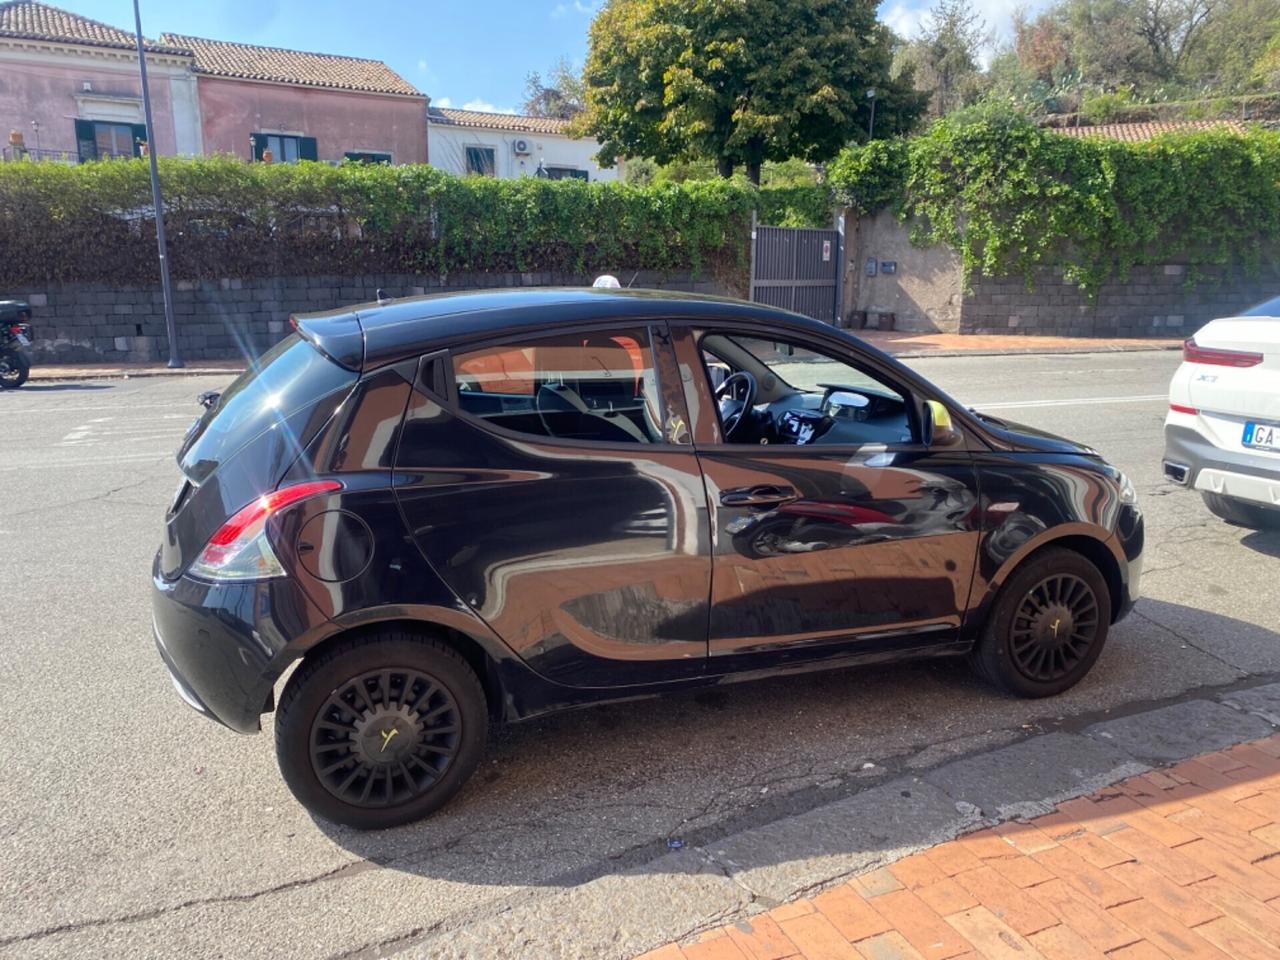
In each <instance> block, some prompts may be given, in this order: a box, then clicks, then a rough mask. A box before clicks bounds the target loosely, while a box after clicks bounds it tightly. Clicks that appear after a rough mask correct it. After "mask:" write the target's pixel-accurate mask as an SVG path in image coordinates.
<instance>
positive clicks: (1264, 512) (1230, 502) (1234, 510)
mask: <svg viewBox="0 0 1280 960" xmlns="http://www.w3.org/2000/svg"><path fill="white" fill-rule="evenodd" d="M1201 495H1202V496H1203V497H1204V505H1205V506H1206V507H1208V508H1209V512H1210V513H1212V514H1213V515H1214V516H1215V517H1220V518H1221V519H1223V520H1225V521H1227V523H1234V524H1236V525H1237V526H1241V527H1248V528H1249V529H1250V530H1280V510H1277V509H1275V508H1274V507H1266V506H1263V505H1262V504H1260V503H1252V502H1250V501H1248V500H1237V499H1236V498H1235V497H1224V496H1223V495H1222V494H1220V493H1209V492H1208V491H1201Z"/></svg>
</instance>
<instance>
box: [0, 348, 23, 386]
mask: <svg viewBox="0 0 1280 960" xmlns="http://www.w3.org/2000/svg"><path fill="white" fill-rule="evenodd" d="M0 357H2V358H3V359H4V361H5V362H6V363H7V364H8V369H7V370H6V371H5V372H4V373H3V374H0V390H17V389H18V388H19V387H20V386H22V385H23V384H24V383H26V382H27V377H29V376H30V375H31V361H30V360H28V359H27V358H26V357H25V356H23V355H22V354H20V353H19V352H18V351H17V350H5V351H3V353H0Z"/></svg>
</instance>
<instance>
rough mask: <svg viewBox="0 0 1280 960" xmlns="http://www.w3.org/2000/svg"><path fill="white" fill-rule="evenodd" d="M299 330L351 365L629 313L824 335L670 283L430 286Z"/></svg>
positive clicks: (802, 321)
mask: <svg viewBox="0 0 1280 960" xmlns="http://www.w3.org/2000/svg"><path fill="white" fill-rule="evenodd" d="M294 319H295V322H296V325H297V327H298V330H299V332H300V333H302V335H303V336H304V337H306V338H307V339H308V340H310V341H311V342H313V343H314V344H315V345H316V346H317V347H318V348H320V349H321V350H322V351H324V352H325V353H326V354H328V355H329V356H331V357H332V358H333V359H334V360H336V361H338V362H339V363H341V364H343V365H344V366H347V367H350V368H352V369H360V368H361V367H363V368H364V369H372V368H374V367H381V366H385V365H386V364H389V363H397V362H399V361H401V360H405V359H409V358H411V357H417V356H420V355H422V354H424V353H429V352H431V351H432V350H437V349H441V348H444V347H447V346H453V345H456V344H458V343H462V342H466V341H468V340H474V339H482V338H485V337H491V336H497V335H501V334H503V333H507V332H518V331H520V330H524V329H534V328H537V329H550V330H554V329H555V328H556V327H558V326H567V325H570V324H577V323H587V322H591V321H609V320H626V319H633V320H638V321H647V320H657V319H691V320H731V319H732V320H758V321H765V322H768V323H770V324H776V325H780V326H785V327H787V328H789V329H791V330H808V331H810V332H813V333H827V334H830V333H831V331H832V328H831V327H830V326H829V325H828V324H825V323H820V322H819V321H817V320H811V319H810V318H808V317H804V316H801V315H800V314H797V313H791V312H789V311H786V310H781V309H778V308H776V307H769V306H764V305H762V304H758V303H747V302H745V301H742V300H733V299H730V298H728V297H713V296H705V295H701V294H694V293H683V292H678V291H670V290H623V289H616V288H597V287H587V288H582V287H537V288H514V289H505V290H477V291H471V292H465V293H435V294H425V295H423V296H417V297H403V298H396V299H393V300H382V301H377V302H374V303H365V304H359V305H356V306H351V307H345V308H342V309H338V310H330V311H326V312H323V313H310V314H299V315H297V316H296V317H295V318H294Z"/></svg>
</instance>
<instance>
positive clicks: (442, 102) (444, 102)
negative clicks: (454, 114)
mask: <svg viewBox="0 0 1280 960" xmlns="http://www.w3.org/2000/svg"><path fill="white" fill-rule="evenodd" d="M431 105H432V106H433V107H443V108H444V109H446V110H448V109H449V108H450V107H452V106H453V101H452V100H450V99H449V98H448V97H436V99H434V100H432V101H431Z"/></svg>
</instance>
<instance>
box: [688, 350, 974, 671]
mask: <svg viewBox="0 0 1280 960" xmlns="http://www.w3.org/2000/svg"><path fill="white" fill-rule="evenodd" d="M673 332H674V336H675V346H676V349H677V357H678V360H679V363H680V365H681V369H682V372H683V375H684V383H685V388H686V391H687V393H688V394H689V398H688V406H689V408H690V409H691V410H692V411H694V413H695V419H694V423H693V427H694V434H695V446H696V448H697V452H698V459H699V462H700V464H701V466H702V472H703V477H704V479H705V481H706V486H707V496H708V504H709V509H710V511H711V527H712V536H713V565H712V591H711V594H712V605H711V611H710V628H709V629H710V639H709V652H710V657H711V658H712V659H711V668H712V669H715V668H716V664H715V658H717V657H731V656H736V655H752V654H761V653H775V654H782V655H784V656H785V657H787V658H792V659H804V658H807V657H822V656H827V655H830V654H832V653H833V652H835V651H836V650H837V649H840V650H843V649H846V648H852V649H853V650H855V651H857V652H862V653H866V654H874V653H876V652H878V651H893V650H897V649H902V648H913V647H927V646H929V645H934V644H938V645H943V646H945V645H948V644H954V643H955V642H957V640H958V634H959V630H960V627H961V624H962V621H963V617H964V611H965V607H966V605H967V603H968V598H969V591H970V588H971V585H972V582H973V575H974V566H975V559H976V553H977V548H978V540H979V535H980V511H979V510H978V509H977V504H978V487H977V474H976V471H975V469H974V464H973V462H972V459H971V456H970V454H969V453H968V452H967V451H966V450H965V449H964V448H963V447H964V443H963V440H962V441H961V443H960V444H958V445H955V446H953V447H950V448H942V449H937V448H930V447H929V446H927V445H926V444H924V443H923V442H921V434H922V431H923V427H922V422H923V413H922V411H923V409H924V407H923V402H924V399H925V398H923V397H920V396H917V395H915V394H913V393H912V391H910V390H908V389H907V388H906V387H904V386H902V385H901V384H899V383H897V382H896V381H895V380H894V379H893V378H892V376H891V375H890V374H888V373H887V372H886V371H884V370H880V369H877V366H876V364H875V363H874V361H873V360H872V359H871V358H863V357H860V356H858V355H857V354H856V353H854V352H852V351H850V350H848V349H844V350H842V349H841V348H839V347H838V346H833V345H832V344H830V343H821V342H820V343H815V342H813V340H812V338H810V339H808V340H806V338H805V337H803V336H794V337H793V336H790V335H788V334H784V333H779V332H776V328H775V329H774V331H772V332H771V331H766V330H764V329H762V328H759V327H752V326H739V327H735V326H723V325H718V326H716V327H703V328H698V327H694V326H692V325H688V326H685V325H681V326H676V327H674V328H673ZM713 335H715V336H718V337H720V338H721V339H720V340H718V341H714V340H712V339H711V338H712V336H713ZM724 338H728V340H726V339H724ZM714 343H719V344H721V345H722V346H723V348H724V349H722V350H721V351H720V353H721V354H722V355H720V356H717V355H716V353H715V352H713V351H712V350H709V349H705V348H706V347H707V346H708V345H714ZM729 343H736V344H738V345H739V346H742V345H745V346H747V347H750V348H751V349H754V350H755V351H756V352H759V353H764V352H767V351H766V350H765V349H764V348H763V347H762V346H761V344H770V343H771V344H773V345H774V347H775V348H776V349H775V350H774V353H775V354H776V356H772V357H768V358H766V359H767V360H769V363H763V362H762V366H760V367H759V368H758V369H759V371H760V379H761V381H762V383H761V386H760V390H761V393H762V394H764V393H766V392H767V393H768V394H769V395H770V396H773V397H780V398H782V399H779V400H777V402H774V403H770V404H768V405H765V408H764V410H763V411H762V412H763V413H767V414H769V416H770V417H771V418H772V419H771V422H773V423H774V425H775V426H779V423H778V421H779V420H780V418H782V417H783V415H784V414H786V413H787V412H788V410H789V409H791V407H795V409H796V410H797V411H798V414H797V417H796V420H797V421H798V422H790V421H788V424H789V426H788V427H787V429H788V430H789V429H791V428H795V433H794V434H791V433H788V434H786V435H785V436H783V435H780V434H778V433H776V432H775V434H774V435H764V434H763V433H762V434H761V435H759V436H755V435H751V436H745V437H744V436H737V435H735V436H734V437H730V438H728V439H726V437H725V435H724V431H723V427H722V423H721V417H720V411H719V406H718V403H717V400H716V398H715V396H714V394H713V388H712V386H711V384H712V382H713V378H712V376H711V375H710V372H709V369H708V368H709V366H710V367H715V366H721V367H727V368H729V369H734V368H735V362H734V360H735V357H736V358H738V359H742V360H744V362H745V358H744V356H743V355H742V354H740V353H738V352H737V351H735V350H734V349H732V348H730V347H729V346H728V344H729ZM748 352H750V351H748ZM753 356H754V355H753ZM770 364H771V365H770ZM723 377H724V372H723V370H721V371H719V372H718V373H717V374H716V375H715V377H714V380H715V381H716V382H719V381H723ZM788 378H791V379H790V380H789V379H788ZM855 379H856V381H857V383H856V386H857V389H858V390H861V391H863V392H862V393H854V392H845V394H843V395H842V396H840V398H839V399H840V400H841V402H842V403H844V404H846V405H847V406H840V405H838V404H829V406H831V408H832V410H834V412H835V416H834V417H832V418H831V420H832V421H833V423H832V424H830V425H827V427H826V429H827V431H828V432H827V433H825V434H823V435H822V436H821V437H817V438H816V439H815V436H814V434H815V433H816V432H820V431H821V429H822V428H823V425H824V423H825V420H823V419H820V418H821V417H822V400H823V398H826V397H827V396H828V395H835V392H834V391H828V390H827V389H826V388H820V387H818V384H819V383H835V384H837V385H838V384H839V383H840V382H841V381H845V382H846V385H847V381H849V380H855ZM792 380H794V381H797V382H796V383H794V384H793V383H792V382H791V381H792ZM800 381H805V382H803V383H802V382H800ZM802 388H803V389H802ZM819 390H821V394H819V393H818V391H819ZM789 391H790V392H789ZM895 396H896V397H897V398H898V399H899V400H900V401H901V406H900V408H898V407H894V406H893V402H894V401H893V397H895ZM865 397H871V398H873V399H874V400H875V409H876V410H877V411H881V410H883V415H881V414H880V413H879V412H877V414H876V416H872V415H871V414H869V413H868V414H867V415H866V419H864V420H859V419H857V418H858V416H859V415H860V411H861V410H862V407H860V406H859V405H858V404H859V402H860V399H859V398H865ZM761 399H765V398H764V397H763V396H762V397H761ZM894 410H898V411H899V412H898V413H896V414H895V413H893V411H894ZM836 421H838V424H837V423H836ZM837 425H838V426H839V428H840V430H839V432H836V433H832V432H831V431H833V430H835V427H836V426H837ZM761 429H762V430H763V428H761ZM802 437H803V438H804V442H797V441H798V440H800V439H801V438H802ZM762 441H763V442H762Z"/></svg>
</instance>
